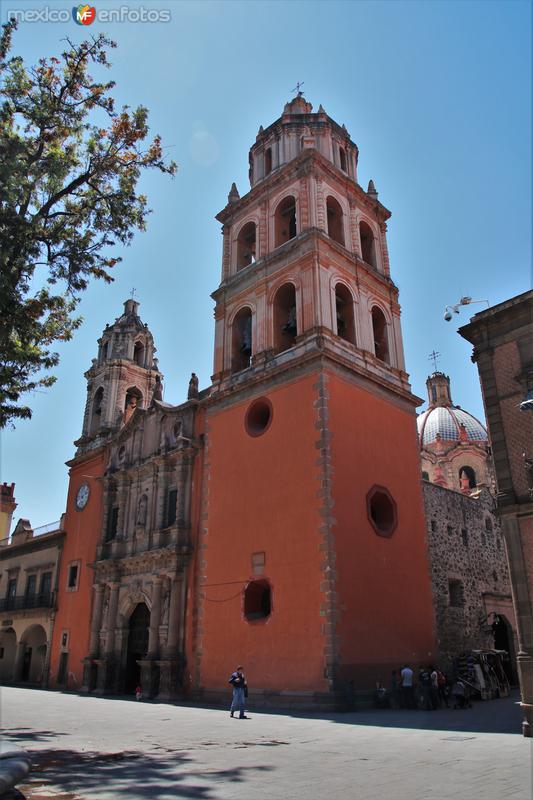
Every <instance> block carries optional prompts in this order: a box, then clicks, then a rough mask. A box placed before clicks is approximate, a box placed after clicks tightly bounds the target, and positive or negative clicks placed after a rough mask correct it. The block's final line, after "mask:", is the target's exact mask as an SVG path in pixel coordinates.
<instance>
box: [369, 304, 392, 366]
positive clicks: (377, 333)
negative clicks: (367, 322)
mask: <svg viewBox="0 0 533 800" xmlns="http://www.w3.org/2000/svg"><path fill="white" fill-rule="evenodd" d="M371 313H372V332H373V335H374V354H375V356H376V358H378V359H379V360H380V361H384V362H385V364H390V354H389V339H388V334H387V320H386V319H385V314H384V313H383V311H382V310H381V309H380V308H379V307H378V306H374V307H373V308H372V312H371Z"/></svg>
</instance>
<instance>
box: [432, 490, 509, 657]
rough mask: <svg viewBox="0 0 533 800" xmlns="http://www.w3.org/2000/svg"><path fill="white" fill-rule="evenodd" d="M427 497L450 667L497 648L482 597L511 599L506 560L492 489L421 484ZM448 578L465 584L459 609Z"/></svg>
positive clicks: (441, 642) (442, 645) (443, 646)
mask: <svg viewBox="0 0 533 800" xmlns="http://www.w3.org/2000/svg"><path fill="white" fill-rule="evenodd" d="M423 494H424V504H425V510H426V520H427V531H428V548H429V561H430V570H431V581H432V590H433V597H434V609H435V622H436V630H437V641H438V648H439V658H440V663H441V664H442V665H443V666H444V667H445V668H447V669H449V668H450V666H451V663H452V662H453V659H454V658H455V657H456V656H457V655H459V654H460V653H462V652H463V651H465V650H470V649H481V648H490V647H494V640H493V637H492V634H491V633H490V632H489V633H487V632H484V631H483V627H485V628H487V625H486V624H485V625H482V624H480V623H481V621H482V620H483V619H484V618H486V615H487V612H488V611H490V610H491V609H490V607H487V605H490V603H487V604H486V603H485V602H484V598H483V595H484V594H487V593H489V594H491V595H493V596H495V597H493V598H492V599H493V600H494V601H495V602H496V603H497V602H498V598H501V600H502V601H503V602H505V598H509V599H510V596H511V589H510V583H509V574H508V569H507V560H506V555H505V547H504V542H503V538H502V535H501V529H500V524H499V522H498V520H497V519H496V517H495V516H494V509H495V501H494V499H493V498H492V496H491V495H490V493H489V492H488V491H486V490H483V491H481V493H480V494H479V495H478V496H477V497H469V496H465V495H462V494H460V493H459V492H455V491H452V490H450V489H444V488H442V487H441V486H437V485H435V484H432V483H429V482H427V481H423ZM487 520H490V524H491V526H492V530H490V526H489V530H487V522H486V521H487ZM450 580H458V581H461V583H462V587H463V603H462V604H461V605H457V606H454V605H453V604H452V605H451V604H450V587H449V581H450ZM490 621H491V620H489V623H490Z"/></svg>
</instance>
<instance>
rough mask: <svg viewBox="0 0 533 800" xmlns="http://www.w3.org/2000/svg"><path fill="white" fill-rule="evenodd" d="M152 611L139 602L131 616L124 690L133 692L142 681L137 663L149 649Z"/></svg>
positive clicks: (128, 692) (129, 692)
mask: <svg viewBox="0 0 533 800" xmlns="http://www.w3.org/2000/svg"><path fill="white" fill-rule="evenodd" d="M149 625H150V612H149V611H148V607H147V606H146V604H145V603H139V604H138V605H137V606H136V607H135V609H134V611H133V614H132V615H131V617H130V621H129V625H128V654H127V657H126V675H125V681H124V691H125V692H126V694H133V692H134V691H135V687H136V686H138V685H139V684H140V682H141V668H140V666H139V665H138V664H137V661H139V660H140V659H141V658H144V656H145V655H146V653H147V650H148V628H149Z"/></svg>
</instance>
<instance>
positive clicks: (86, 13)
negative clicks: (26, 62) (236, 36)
mask: <svg viewBox="0 0 533 800" xmlns="http://www.w3.org/2000/svg"><path fill="white" fill-rule="evenodd" d="M1 2H2V0H0V4H1ZM7 18H8V19H14V20H16V21H17V22H56V23H57V22H60V23H65V22H69V21H72V20H74V22H75V23H76V25H92V23H93V22H95V21H98V22H102V23H104V24H107V23H110V22H130V23H136V22H141V23H143V22H152V23H154V22H170V21H171V20H172V14H171V12H170V9H168V8H154V7H153V6H150V7H148V8H146V7H145V6H127V5H121V6H118V7H115V8H99V9H98V10H96V8H95V7H94V6H90V5H86V4H85V3H82V4H81V5H79V6H74V8H73V9H72V13H71V12H70V11H69V10H68V8H56V7H54V6H48V5H43V6H39V8H27V7H26V8H16V9H12V10H8V12H7Z"/></svg>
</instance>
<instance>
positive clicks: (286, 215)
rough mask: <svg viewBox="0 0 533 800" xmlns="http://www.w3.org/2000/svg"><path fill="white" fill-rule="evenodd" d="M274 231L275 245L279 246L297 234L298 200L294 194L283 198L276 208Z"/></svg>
mask: <svg viewBox="0 0 533 800" xmlns="http://www.w3.org/2000/svg"><path fill="white" fill-rule="evenodd" d="M274 231H275V244H274V247H279V246H280V245H282V244H285V242H288V241H289V239H294V237H295V236H296V200H295V199H294V197H293V196H292V195H289V196H288V197H286V198H285V199H284V200H282V201H281V203H279V205H278V207H277V208H276V214H275V218H274Z"/></svg>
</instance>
